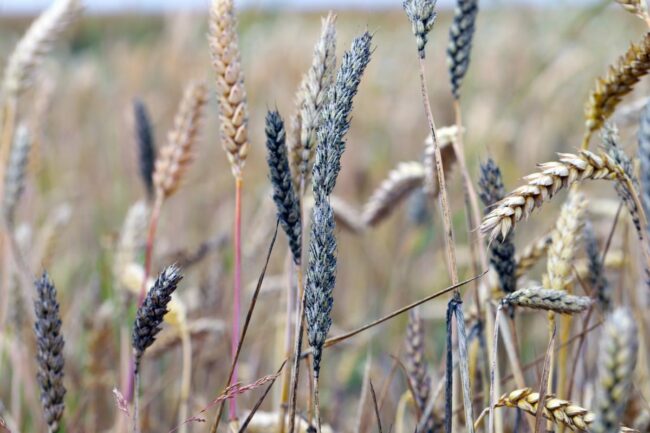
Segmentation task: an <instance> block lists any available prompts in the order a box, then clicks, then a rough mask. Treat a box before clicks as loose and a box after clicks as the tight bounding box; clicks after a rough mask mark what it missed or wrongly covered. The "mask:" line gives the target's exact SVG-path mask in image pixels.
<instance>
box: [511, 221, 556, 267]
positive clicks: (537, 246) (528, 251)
mask: <svg viewBox="0 0 650 433" xmlns="http://www.w3.org/2000/svg"><path fill="white" fill-rule="evenodd" d="M552 242H553V233H552V232H551V233H548V234H546V235H544V236H542V237H541V238H539V239H537V240H535V241H534V242H533V243H531V244H530V245H528V246H527V247H526V248H524V250H523V251H522V252H521V254H519V255H518V256H517V258H516V262H517V269H516V270H515V277H516V278H521V277H523V276H524V275H525V274H526V272H528V271H529V270H530V269H531V268H532V267H533V266H535V265H536V264H537V262H539V261H540V260H541V259H542V258H544V257H545V256H546V252H547V251H548V248H549V247H550V246H551V243H552Z"/></svg>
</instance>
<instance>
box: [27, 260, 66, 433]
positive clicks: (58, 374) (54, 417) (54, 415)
mask: <svg viewBox="0 0 650 433" xmlns="http://www.w3.org/2000/svg"><path fill="white" fill-rule="evenodd" d="M35 284H36V300H35V301H34V311H35V313H36V324H35V326H34V331H35V332H36V345H37V352H36V361H37V363H38V375H37V376H36V377H37V379H38V385H39V387H40V390H41V405H42V406H43V411H44V413H45V421H46V422H47V427H48V432H49V433H54V432H56V431H57V430H58V428H59V421H61V417H62V416H63V409H64V408H65V403H64V401H63V397H64V396H65V392H66V390H65V386H64V385H63V364H64V359H63V345H64V341H63V335H61V315H60V313H59V303H58V301H57V299H56V295H57V294H56V288H55V287H54V284H53V283H52V281H51V280H50V278H49V276H48V275H47V273H45V272H44V273H43V276H42V277H41V278H40V279H38V280H37V281H36V283H35Z"/></svg>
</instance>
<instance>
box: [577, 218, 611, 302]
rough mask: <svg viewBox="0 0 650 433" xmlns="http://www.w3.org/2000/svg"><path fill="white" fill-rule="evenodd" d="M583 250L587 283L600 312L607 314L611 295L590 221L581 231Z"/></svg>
mask: <svg viewBox="0 0 650 433" xmlns="http://www.w3.org/2000/svg"><path fill="white" fill-rule="evenodd" d="M583 234H584V238H585V250H586V252H587V269H588V272H587V275H586V277H587V282H588V283H589V286H590V287H591V290H592V292H593V293H594V294H595V296H596V299H597V300H598V305H599V306H600V308H601V310H602V311H604V312H608V311H610V310H611V308H612V294H611V289H610V286H609V282H608V281H607V278H605V270H604V264H603V262H602V257H601V254H600V248H599V247H598V239H597V238H596V232H595V231H594V227H593V225H592V224H591V221H586V222H585V225H584V229H583Z"/></svg>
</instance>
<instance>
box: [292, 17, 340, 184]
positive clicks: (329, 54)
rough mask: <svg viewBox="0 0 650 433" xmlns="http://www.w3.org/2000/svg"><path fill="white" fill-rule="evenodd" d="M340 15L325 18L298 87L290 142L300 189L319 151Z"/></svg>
mask: <svg viewBox="0 0 650 433" xmlns="http://www.w3.org/2000/svg"><path fill="white" fill-rule="evenodd" d="M335 25H336V15H334V14H332V13H331V12H330V13H329V14H328V15H327V17H326V18H324V19H323V20H322V25H321V35H320V39H319V40H318V42H317V43H316V46H315V47H314V55H313V57H312V64H311V66H310V68H309V71H308V72H307V74H305V76H304V77H303V79H302V82H301V83H300V88H299V90H298V114H297V115H296V116H295V118H294V119H293V121H292V128H293V129H294V130H295V133H294V134H292V136H293V138H294V139H293V140H290V141H289V151H290V153H289V162H290V165H291V172H292V174H293V180H294V186H295V188H296V191H300V189H301V186H306V185H307V184H308V183H309V180H310V176H311V169H312V165H313V161H314V153H315V151H316V131H317V130H318V127H319V125H320V118H321V110H322V108H323V105H324V104H325V102H326V98H327V93H328V91H329V88H330V87H331V85H332V83H333V82H334V72H335V71H334V69H335V68H336V26H335Z"/></svg>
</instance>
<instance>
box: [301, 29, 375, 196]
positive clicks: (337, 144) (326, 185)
mask: <svg viewBox="0 0 650 433" xmlns="http://www.w3.org/2000/svg"><path fill="white" fill-rule="evenodd" d="M371 42H372V35H370V33H368V32H365V33H363V34H362V35H361V36H358V37H357V38H355V39H354V41H353V42H352V46H351V48H350V50H349V51H346V52H345V54H343V59H342V60H341V67H340V68H339V71H338V73H337V75H336V80H335V82H334V84H333V85H332V87H330V90H329V93H328V96H327V103H326V105H325V107H324V108H323V114H322V116H323V117H322V119H321V124H320V127H319V128H318V133H317V136H318V143H319V144H318V147H317V151H316V159H315V161H314V167H313V174H312V178H313V187H314V198H315V199H316V201H319V200H321V199H322V198H323V197H324V196H328V195H330V194H331V193H332V191H333V190H334V186H335V185H336V178H337V176H338V174H339V171H340V170H341V156H342V155H343V152H344V151H345V134H346V133H347V132H348V129H350V113H351V112H352V100H353V98H354V96H355V95H356V94H357V90H358V88H359V83H360V82H361V76H362V75H363V72H364V71H365V69H366V66H368V63H369V62H370V55H371V53H372V50H371Z"/></svg>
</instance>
